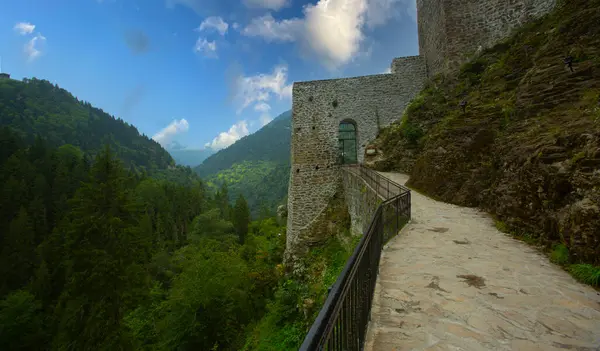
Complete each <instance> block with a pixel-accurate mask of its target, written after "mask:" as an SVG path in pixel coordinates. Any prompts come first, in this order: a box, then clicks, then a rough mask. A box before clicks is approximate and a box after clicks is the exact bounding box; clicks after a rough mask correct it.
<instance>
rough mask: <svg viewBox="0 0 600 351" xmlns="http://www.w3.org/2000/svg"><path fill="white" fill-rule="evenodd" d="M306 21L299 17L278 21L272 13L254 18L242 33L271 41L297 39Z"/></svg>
mask: <svg viewBox="0 0 600 351" xmlns="http://www.w3.org/2000/svg"><path fill="white" fill-rule="evenodd" d="M303 27H304V22H303V21H302V20H301V19H299V18H292V19H287V20H283V21H277V20H275V18H273V16H272V15H271V14H270V13H267V14H266V15H264V16H261V17H256V18H253V19H252V21H251V22H250V24H248V25H247V26H246V27H245V28H244V29H243V30H242V34H243V35H246V36H249V37H262V38H263V39H265V40H266V41H268V42H271V41H295V40H297V39H298V37H299V36H300V34H301V33H302V29H303Z"/></svg>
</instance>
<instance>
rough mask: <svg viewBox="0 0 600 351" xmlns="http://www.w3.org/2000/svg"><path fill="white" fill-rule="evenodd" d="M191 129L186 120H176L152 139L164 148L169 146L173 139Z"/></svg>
mask: <svg viewBox="0 0 600 351" xmlns="http://www.w3.org/2000/svg"><path fill="white" fill-rule="evenodd" d="M189 129H190V125H189V123H188V121H187V120H186V119H185V118H182V119H180V120H174V121H173V122H171V123H170V124H169V125H168V126H166V127H165V128H163V129H162V130H160V131H159V132H158V133H156V134H154V136H153V137H152V139H154V140H155V141H156V142H157V143H159V144H161V145H162V146H165V145H168V144H169V143H170V142H171V140H173V137H174V136H175V135H177V134H180V133H185V132H187V131H188V130H189Z"/></svg>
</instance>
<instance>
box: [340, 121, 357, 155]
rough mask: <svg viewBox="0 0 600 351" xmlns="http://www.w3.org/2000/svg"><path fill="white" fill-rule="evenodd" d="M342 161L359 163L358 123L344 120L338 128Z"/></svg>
mask: <svg viewBox="0 0 600 351" xmlns="http://www.w3.org/2000/svg"><path fill="white" fill-rule="evenodd" d="M338 143H339V158H340V163H341V164H343V165H345V164H354V163H358V157H357V152H356V125H355V124H354V123H353V122H350V121H342V122H341V123H340V128H339V130H338Z"/></svg>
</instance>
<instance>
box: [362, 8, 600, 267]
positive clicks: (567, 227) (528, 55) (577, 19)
mask: <svg viewBox="0 0 600 351" xmlns="http://www.w3.org/2000/svg"><path fill="white" fill-rule="evenodd" d="M598 23H600V0H571V1H569V2H568V3H567V2H566V1H561V2H560V5H558V7H557V9H556V10H555V11H554V13H552V14H550V15H549V16H547V17H545V18H543V19H540V20H539V21H536V22H534V23H531V24H529V25H527V26H525V27H524V28H522V29H521V30H520V31H518V32H517V33H516V34H515V35H514V36H513V37H511V38H509V39H508V40H506V41H505V42H503V43H499V44H498V45H496V46H495V47H493V48H491V49H489V50H485V51H484V52H482V53H481V55H479V56H478V57H475V58H474V59H473V60H472V61H471V62H468V63H467V64H465V65H464V66H463V67H462V68H461V70H460V71H459V72H455V73H452V74H446V75H444V76H438V77H436V78H435V79H434V80H433V81H432V82H430V84H429V86H428V87H427V88H426V89H425V90H424V91H423V92H422V93H421V95H420V96H419V97H417V98H416V99H415V100H414V101H413V102H412V103H411V105H410V106H409V107H408V108H407V111H406V114H405V116H404V117H403V120H402V122H401V123H398V124H395V125H392V126H391V127H389V128H387V130H384V131H382V133H381V134H380V137H379V139H378V140H377V141H376V142H375V144H376V145H377V146H378V148H379V150H380V151H381V152H382V154H380V155H378V156H377V157H375V159H374V160H371V162H372V164H373V165H374V167H376V168H378V169H379V170H399V171H403V172H408V173H410V174H411V178H410V181H409V185H411V186H413V187H414V188H416V189H418V190H420V191H422V192H424V193H426V194H428V195H430V196H433V197H435V198H437V199H441V200H443V201H447V202H452V203H456V204H460V205H467V206H478V207H481V208H483V209H485V210H487V211H489V212H490V213H492V214H494V215H495V216H496V217H497V218H498V220H499V222H498V226H499V227H502V228H507V229H508V230H510V231H511V232H513V233H514V234H517V235H518V236H520V237H523V238H526V239H527V240H535V241H537V242H540V243H542V244H544V245H546V247H547V248H548V249H551V248H552V247H553V245H562V246H563V247H565V250H567V249H568V252H570V257H569V259H570V262H571V263H579V262H586V263H594V264H600V206H599V205H598V204H600V104H599V101H600V26H598ZM565 56H571V57H572V58H573V71H571V70H570V69H569V67H568V66H567V65H565V63H564V60H565ZM461 101H467V102H468V104H467V108H466V111H465V112H463V111H462V109H461V108H460V107H459V103H460V102H461ZM368 158H369V157H367V159H368Z"/></svg>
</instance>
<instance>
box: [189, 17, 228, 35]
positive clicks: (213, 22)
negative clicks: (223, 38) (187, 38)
mask: <svg viewBox="0 0 600 351" xmlns="http://www.w3.org/2000/svg"><path fill="white" fill-rule="evenodd" d="M227 29H229V24H227V22H225V21H223V18H221V17H219V16H212V17H208V18H206V19H205V20H204V21H202V23H201V24H200V27H198V29H197V30H198V31H199V32H202V31H210V30H215V31H217V32H218V33H219V34H221V35H225V33H227Z"/></svg>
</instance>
